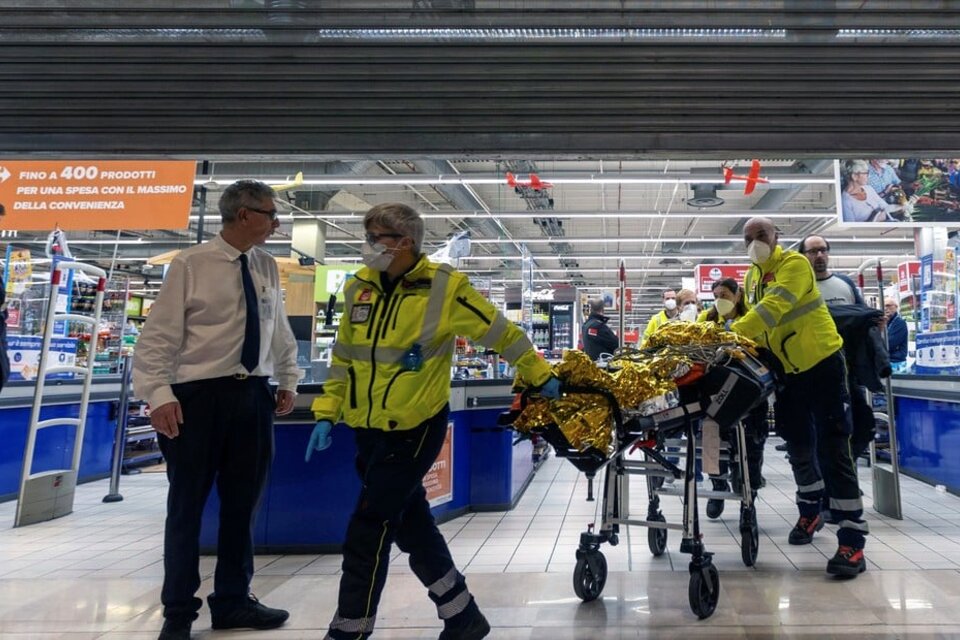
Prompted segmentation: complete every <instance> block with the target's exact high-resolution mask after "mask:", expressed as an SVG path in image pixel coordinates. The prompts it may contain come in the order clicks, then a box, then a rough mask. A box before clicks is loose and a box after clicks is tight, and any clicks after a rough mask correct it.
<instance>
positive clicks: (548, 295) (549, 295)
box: [532, 289, 554, 302]
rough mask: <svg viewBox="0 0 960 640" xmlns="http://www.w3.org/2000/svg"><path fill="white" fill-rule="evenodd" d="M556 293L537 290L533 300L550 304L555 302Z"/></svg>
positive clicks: (547, 290) (550, 290)
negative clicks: (552, 301)
mask: <svg viewBox="0 0 960 640" xmlns="http://www.w3.org/2000/svg"><path fill="white" fill-rule="evenodd" d="M553 296H554V291H553V289H537V290H536V291H534V292H533V296H532V298H533V300H534V301H539V302H549V301H551V300H553Z"/></svg>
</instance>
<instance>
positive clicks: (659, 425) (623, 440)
mask: <svg viewBox="0 0 960 640" xmlns="http://www.w3.org/2000/svg"><path fill="white" fill-rule="evenodd" d="M701 351H702V350H701ZM710 353H711V356H710V357H709V358H708V359H706V360H704V361H701V363H700V364H701V365H702V367H701V368H700V372H699V373H700V375H697V376H684V378H681V379H678V381H677V382H678V385H677V393H676V394H675V397H673V398H671V399H670V402H669V405H670V406H669V407H667V408H662V407H661V408H659V409H658V410H653V411H651V409H650V407H649V406H647V407H644V408H643V409H641V408H626V407H621V406H619V404H618V402H617V399H616V397H615V396H614V394H613V393H611V392H610V391H608V390H605V389H599V388H591V387H582V386H572V385H564V386H563V393H565V394H576V393H580V394H589V395H599V396H602V397H603V398H604V399H605V401H606V402H607V403H608V404H609V407H610V410H611V411H610V414H611V416H612V422H613V424H612V425H611V428H612V435H613V441H612V442H613V444H612V449H613V453H612V454H611V453H609V452H605V451H600V450H598V449H595V448H592V447H587V448H585V449H578V448H576V447H573V446H571V444H570V442H569V441H568V440H567V438H566V436H565V435H564V433H563V431H561V429H560V428H559V427H558V426H557V425H555V424H547V425H545V426H542V427H536V428H535V429H534V430H533V433H535V434H537V435H539V436H540V437H542V438H544V439H545V440H546V441H547V442H549V443H550V444H551V445H552V446H553V448H554V449H555V451H556V454H557V456H558V457H560V458H565V459H566V460H567V461H569V462H570V463H571V464H573V465H574V466H575V467H576V468H577V469H579V470H580V471H581V472H583V473H584V474H586V477H587V485H588V497H587V499H588V500H592V499H593V481H594V479H595V478H596V476H597V474H598V473H599V472H601V471H602V472H603V473H604V483H603V489H602V505H601V506H600V513H601V514H602V515H601V518H600V522H599V526H597V523H596V522H594V523H592V524H590V525H589V526H588V527H587V530H586V531H584V532H583V533H581V534H580V544H579V548H578V549H577V553H576V555H577V564H576V567H575V569H574V574H573V586H574V591H575V593H576V594H577V596H578V597H579V598H580V599H582V600H583V601H585V602H588V601H591V600H595V599H596V598H597V597H599V596H600V594H601V592H602V591H603V587H604V585H605V583H606V579H607V562H606V559H605V557H604V555H603V553H602V551H601V545H602V544H604V543H608V544H610V545H612V546H615V545H617V544H618V542H619V533H620V528H621V527H626V526H642V527H647V528H648V532H647V533H648V535H647V542H648V545H649V547H650V551H651V552H652V553H653V554H654V555H656V556H659V555H662V554H663V553H664V551H665V550H666V546H667V532H668V530H670V529H673V530H676V531H680V532H681V536H682V537H681V543H680V552H681V553H688V554H690V556H691V559H690V564H689V572H690V580H689V588H688V595H689V603H690V608H691V610H692V611H693V612H694V613H695V614H696V615H697V617H698V618H700V619H704V618H707V617H709V616H710V615H712V614H713V612H714V611H715V610H716V606H717V603H718V601H719V595H720V576H719V572H718V570H717V568H716V567H715V566H714V564H713V561H712V556H713V554H712V553H710V552H708V551H707V550H706V547H705V545H704V543H703V540H702V536H701V532H700V523H699V516H698V511H697V498H698V497H706V498H720V499H737V500H740V501H741V520H740V529H741V535H742V543H741V550H742V555H743V561H744V563H746V564H747V565H748V566H752V565H753V563H754V562H755V561H756V557H757V548H758V543H759V533H758V529H757V520H756V512H755V508H754V505H753V496H752V492H751V491H750V489H749V487H750V486H751V485H750V478H749V470H748V465H747V460H746V442H745V435H744V428H743V425H742V422H741V420H742V418H744V416H746V415H747V414H748V413H749V412H750V411H751V410H752V409H753V408H754V407H756V406H757V405H759V404H760V403H763V404H766V402H767V397H768V396H769V395H770V394H771V393H772V392H773V390H774V376H773V374H772V373H771V371H770V369H769V368H768V367H767V366H766V365H764V363H763V362H762V361H761V360H760V359H759V358H758V357H756V356H755V355H753V354H752V353H751V352H750V351H749V350H748V349H744V348H742V347H740V346H737V345H726V346H722V347H721V348H717V349H716V350H715V351H713V350H711V351H710ZM613 364H614V365H615V361H614V363H613ZM511 417H512V418H516V412H513V413H512V414H504V418H503V422H505V423H508V424H509V423H510V419H511ZM714 432H726V433H728V434H731V435H730V437H729V438H728V439H729V440H730V442H727V443H725V446H719V447H718V452H719V454H720V455H726V456H728V457H729V458H733V457H735V459H733V460H732V461H733V462H734V464H736V465H737V466H739V470H740V474H739V477H740V478H741V481H740V485H741V487H740V490H739V491H732V492H710V491H703V492H701V494H700V495H699V496H698V488H697V464H698V460H699V459H700V458H701V456H700V452H702V450H703V447H702V443H703V438H704V435H705V434H711V433H714ZM708 439H709V438H708ZM713 444H716V441H715V440H714V441H713ZM678 447H679V448H680V451H679V452H677V451H675V450H674V451H668V448H671V449H676V448H678ZM637 452H639V453H640V454H641V455H640V456H634V455H631V454H634V453H637ZM715 453H716V452H711V454H710V455H714V454H715ZM628 456H629V459H628ZM637 457H640V458H641V459H639V460H638V459H636V458H637ZM679 458H682V459H683V463H682V464H683V466H682V467H681V466H679V465H678V464H677V463H676V462H675V460H678V459H679ZM631 475H640V476H644V477H645V479H646V489H647V494H648V498H649V501H648V508H647V514H646V517H645V518H644V519H638V518H631V517H630V513H629V482H628V480H629V476H631ZM665 481H669V482H665ZM674 481H682V482H674ZM664 495H677V496H679V497H680V498H681V501H682V504H683V516H682V519H681V521H680V522H678V523H668V522H667V521H666V518H665V516H664V515H663V513H662V512H661V510H660V497H661V496H664Z"/></svg>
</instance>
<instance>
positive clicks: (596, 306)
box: [581, 298, 620, 360]
mask: <svg viewBox="0 0 960 640" xmlns="http://www.w3.org/2000/svg"><path fill="white" fill-rule="evenodd" d="M588 304H589V305H590V315H589V316H588V317H587V320H586V322H584V323H583V331H582V332H581V333H582V335H583V351H584V353H586V354H587V355H588V356H590V359H591V360H596V359H597V358H599V357H600V355H601V354H604V353H608V354H612V353H613V352H614V351H616V349H617V347H619V346H620V340H619V339H618V338H617V336H616V334H615V333H614V332H613V331H612V330H611V329H610V327H609V326H607V322H608V321H609V320H610V319H609V318H608V317H607V316H605V315H603V300H602V299H600V298H594V299H592V300H590V302H589V303H588Z"/></svg>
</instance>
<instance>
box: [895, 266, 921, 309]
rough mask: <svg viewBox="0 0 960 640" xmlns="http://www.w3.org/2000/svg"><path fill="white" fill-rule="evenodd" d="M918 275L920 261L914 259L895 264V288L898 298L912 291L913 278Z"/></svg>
mask: <svg viewBox="0 0 960 640" xmlns="http://www.w3.org/2000/svg"><path fill="white" fill-rule="evenodd" d="M919 275H920V263H919V262H917V261H916V260H912V261H910V262H901V263H900V264H898V265H897V289H898V290H899V291H900V298H901V299H902V298H904V297H906V296H908V295H910V293H911V292H912V291H913V278H914V277H919Z"/></svg>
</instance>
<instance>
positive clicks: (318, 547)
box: [200, 379, 535, 553]
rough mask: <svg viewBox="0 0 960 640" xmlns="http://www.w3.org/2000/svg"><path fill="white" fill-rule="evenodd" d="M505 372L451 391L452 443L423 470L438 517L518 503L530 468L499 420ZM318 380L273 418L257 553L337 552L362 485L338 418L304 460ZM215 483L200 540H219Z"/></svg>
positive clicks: (526, 453) (529, 453) (525, 448)
mask: <svg viewBox="0 0 960 640" xmlns="http://www.w3.org/2000/svg"><path fill="white" fill-rule="evenodd" d="M512 382H513V381H512V380H510V379H499V380H457V381H454V382H453V383H452V393H451V398H450V421H449V443H448V444H445V445H444V448H443V450H442V451H441V453H440V456H439V457H438V458H437V461H436V463H434V467H433V468H432V469H431V471H430V473H429V474H428V475H427V477H426V478H425V481H424V483H425V485H426V487H427V498H428V499H429V500H430V502H431V506H432V507H433V509H432V511H433V515H434V517H435V518H436V519H437V521H438V522H443V521H446V520H450V519H452V518H455V517H457V516H459V515H462V514H464V513H466V512H469V511H505V510H508V509H511V508H512V507H513V506H514V505H516V503H517V501H518V500H519V499H520V497H521V496H522V495H523V491H524V490H525V489H526V487H527V485H528V484H529V483H530V481H531V479H532V478H533V474H534V472H535V466H534V462H533V447H532V445H531V443H530V441H529V440H522V441H520V442H518V443H517V444H514V442H513V440H514V437H515V435H514V433H513V432H512V431H506V430H503V429H502V428H500V427H498V426H497V417H498V415H499V414H500V413H501V412H503V411H505V410H506V409H507V408H508V407H509V406H510V404H511V403H512V401H513V394H511V392H510V389H511V385H512ZM321 389H322V386H321V385H319V384H312V385H311V384H306V385H304V384H301V385H300V388H299V391H298V396H297V405H296V409H295V410H294V412H293V413H292V414H290V415H288V416H285V417H284V418H281V419H279V420H278V421H277V423H276V428H275V430H274V433H275V448H276V453H275V458H274V463H273V468H272V470H271V472H270V477H269V479H268V484H267V487H266V489H265V491H264V496H263V501H262V503H261V506H260V512H259V515H258V517H257V522H256V525H255V527H254V544H255V545H256V552H257V553H327V552H337V551H339V549H340V546H341V544H342V543H343V538H344V535H345V533H346V528H347V522H348V520H349V518H350V514H351V513H352V512H353V507H354V505H355V503H356V499H357V496H358V494H359V491H360V481H359V478H358V477H357V472H356V470H355V468H354V456H355V453H356V448H355V445H354V438H353V433H352V431H351V429H350V428H349V427H347V426H346V425H343V424H338V425H336V426H335V427H334V430H333V444H332V445H331V446H330V448H329V449H327V450H325V451H321V452H316V453H314V455H313V457H312V458H311V460H310V462H309V463H308V462H304V459H303V458H304V453H305V451H306V448H307V441H308V440H309V437H310V433H311V432H312V430H313V425H314V420H313V414H312V413H311V412H310V405H311V403H312V402H313V399H314V397H316V395H317V394H318V393H320V391H321ZM218 512H219V500H218V498H217V495H216V488H214V491H213V492H212V493H211V496H210V500H209V501H208V502H207V507H206V509H205V510H204V515H203V527H202V530H201V534H200V544H201V548H202V549H204V550H205V551H208V552H209V551H212V550H213V549H214V548H215V547H216V540H217V525H218V517H217V514H218Z"/></svg>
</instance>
